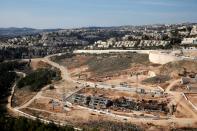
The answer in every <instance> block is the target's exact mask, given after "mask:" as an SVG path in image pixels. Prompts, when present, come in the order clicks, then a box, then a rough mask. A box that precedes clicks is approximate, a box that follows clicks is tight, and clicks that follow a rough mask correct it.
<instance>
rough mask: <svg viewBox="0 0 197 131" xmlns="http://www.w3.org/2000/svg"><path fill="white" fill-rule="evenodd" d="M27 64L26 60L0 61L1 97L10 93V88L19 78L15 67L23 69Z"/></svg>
mask: <svg viewBox="0 0 197 131" xmlns="http://www.w3.org/2000/svg"><path fill="white" fill-rule="evenodd" d="M25 65H26V63H25V62H17V61H10V62H2V63H0V99H2V98H5V97H6V96H8V95H9V92H10V90H11V89H10V88H11V86H12V84H13V83H14V81H15V79H16V78H17V75H16V73H15V72H14V70H15V69H21V68H23V67H24V66H25Z"/></svg>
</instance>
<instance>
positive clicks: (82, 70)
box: [20, 55, 197, 131]
mask: <svg viewBox="0 0 197 131" xmlns="http://www.w3.org/2000/svg"><path fill="white" fill-rule="evenodd" d="M75 57H76V58H72V59H71V60H70V59H69V58H67V59H65V60H63V61H61V63H65V65H64V67H63V66H61V65H58V64H57V63H54V62H51V61H50V60H49V59H47V58H43V59H39V60H37V61H40V60H43V61H45V62H46V63H48V64H49V65H51V66H54V67H56V68H58V69H60V70H61V75H62V78H63V79H62V80H60V81H58V82H55V83H53V85H54V87H55V88H54V89H52V90H50V89H49V88H48V87H46V88H44V89H43V90H41V91H40V92H39V93H37V94H36V95H35V96H34V97H33V98H32V99H31V100H30V101H29V102H27V103H26V104H24V105H23V106H21V108H20V110H22V111H24V112H25V113H28V114H30V115H33V116H38V117H41V118H44V119H47V120H52V121H57V122H63V123H65V122H66V123H69V124H73V125H77V126H80V127H83V125H84V123H86V125H88V124H91V123H92V121H95V122H97V123H98V122H101V121H108V122H109V121H112V122H121V123H133V124H137V125H139V126H141V127H143V128H144V129H147V130H150V131H155V130H164V131H165V130H170V129H171V128H179V127H197V113H196V112H195V110H194V109H193V108H192V107H191V105H190V104H189V103H188V101H187V100H185V99H184V97H183V96H182V95H181V92H176V90H175V91H174V88H176V86H177V81H176V80H177V79H172V80H171V81H167V82H166V83H162V84H163V85H161V84H158V85H160V86H161V87H162V88H163V89H165V91H166V93H167V94H169V95H168V97H167V98H166V99H169V100H170V101H171V102H172V103H175V104H176V106H177V110H176V112H175V113H174V114H173V115H170V116H167V117H169V119H163V116H164V117H166V116H165V115H163V114H159V115H160V116H161V117H160V118H154V119H152V118H150V117H152V116H157V115H158V114H157V113H153V114H150V113H148V112H146V113H143V112H136V111H133V112H131V113H123V112H119V111H117V112H116V111H114V112H113V113H115V114H116V115H117V116H116V117H114V116H112V115H111V114H105V113H101V112H100V113H99V112H97V111H95V110H91V109H87V108H84V107H83V108H82V107H80V106H78V105H72V106H71V107H66V108H65V107H64V105H62V103H61V101H62V95H63V94H65V95H67V94H70V93H72V92H74V91H75V90H76V89H77V88H78V86H79V84H77V83H76V82H75V81H76V80H78V75H79V74H86V75H87V78H86V77H84V76H83V77H82V80H81V81H88V80H90V81H92V82H98V81H102V82H106V83H110V84H115V85H117V84H120V83H121V82H127V84H128V85H133V86H144V87H145V88H149V89H151V88H155V86H157V84H155V85H154V86H152V85H151V84H147V85H144V84H143V83H141V81H142V80H144V79H146V78H149V75H148V73H147V71H149V70H151V71H154V70H155V71H156V70H157V71H158V70H159V68H160V67H161V66H159V65H152V64H151V63H148V62H145V63H137V64H136V63H134V64H133V61H130V62H131V63H129V64H128V63H125V64H123V65H122V66H120V67H121V68H119V67H118V65H120V63H116V60H117V58H116V57H114V56H113V57H112V58H111V59H112V60H111V62H109V63H110V64H106V65H104V63H105V62H107V60H109V59H108V58H109V56H108V57H106V58H104V59H106V60H102V59H103V58H102V57H98V56H97V57H96V58H95V56H88V57H87V56H82V57H81V56H80V55H77V56H75ZM122 57H123V56H121V57H120V58H118V60H120V59H123V58H122ZM127 59H130V58H125V59H123V60H127ZM92 60H96V61H97V62H96V63H94V61H93V63H92ZM142 60H144V57H142V58H141V59H140V61H142ZM98 63H99V64H98ZM48 64H47V65H48ZM33 65H34V67H35V68H39V67H40V66H38V65H36V63H34V64H33ZM41 65H42V64H41ZM102 65H104V66H102ZM113 65H115V66H114V67H113ZM66 66H68V67H69V68H68V69H69V70H67V69H66ZM100 69H101V72H100V71H98V70H100ZM112 69H113V70H115V72H114V71H113V70H112ZM142 70H144V72H143V73H142ZM135 73H141V74H139V75H138V78H136V74H135ZM70 76H71V77H70ZM106 76H107V78H106ZM73 79H74V80H73ZM137 79H138V80H137ZM79 81H80V80H79ZM136 81H138V82H136ZM81 93H86V94H87V95H89V94H91V95H92V94H95V95H103V96H106V97H110V98H112V99H115V98H117V97H121V96H126V97H131V98H136V99H142V98H146V99H156V98H151V97H150V96H144V95H138V94H136V93H131V92H121V91H114V90H103V89H98V90H94V89H88V88H86V89H82V90H81ZM157 99H162V98H157ZM190 99H191V101H193V99H194V102H195V99H196V97H195V96H191V98H190ZM51 100H54V101H56V102H57V103H59V105H58V106H55V107H54V108H53V106H52V104H51ZM63 108H65V109H63ZM118 115H120V116H121V117H118ZM125 117H126V119H125Z"/></svg>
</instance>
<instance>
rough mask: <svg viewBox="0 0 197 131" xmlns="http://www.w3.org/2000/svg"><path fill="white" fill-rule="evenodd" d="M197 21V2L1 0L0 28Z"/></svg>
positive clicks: (187, 0)
mask: <svg viewBox="0 0 197 131" xmlns="http://www.w3.org/2000/svg"><path fill="white" fill-rule="evenodd" d="M181 22H197V0H0V27H33V28H70V27H84V26H117V25H141V24H155V23H181Z"/></svg>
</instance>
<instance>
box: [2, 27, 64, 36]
mask: <svg viewBox="0 0 197 131" xmlns="http://www.w3.org/2000/svg"><path fill="white" fill-rule="evenodd" d="M59 30H61V29H33V28H15V27H10V28H0V37H16V36H24V35H35V34H38V33H42V32H52V31H59Z"/></svg>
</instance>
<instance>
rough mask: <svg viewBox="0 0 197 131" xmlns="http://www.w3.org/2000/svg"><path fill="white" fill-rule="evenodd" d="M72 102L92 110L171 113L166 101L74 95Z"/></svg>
mask: <svg viewBox="0 0 197 131" xmlns="http://www.w3.org/2000/svg"><path fill="white" fill-rule="evenodd" d="M71 102H72V103H75V104H79V105H81V106H86V107H89V108H92V109H108V108H110V109H114V110H124V111H126V110H127V111H130V110H136V111H161V112H169V109H168V103H167V102H166V101H162V102H159V101H157V100H141V101H137V100H134V99H128V98H125V97H120V98H117V99H114V100H111V99H108V98H105V97H99V96H89V95H88V96H87V95H85V94H78V93H76V94H74V95H73V96H72V98H71Z"/></svg>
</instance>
